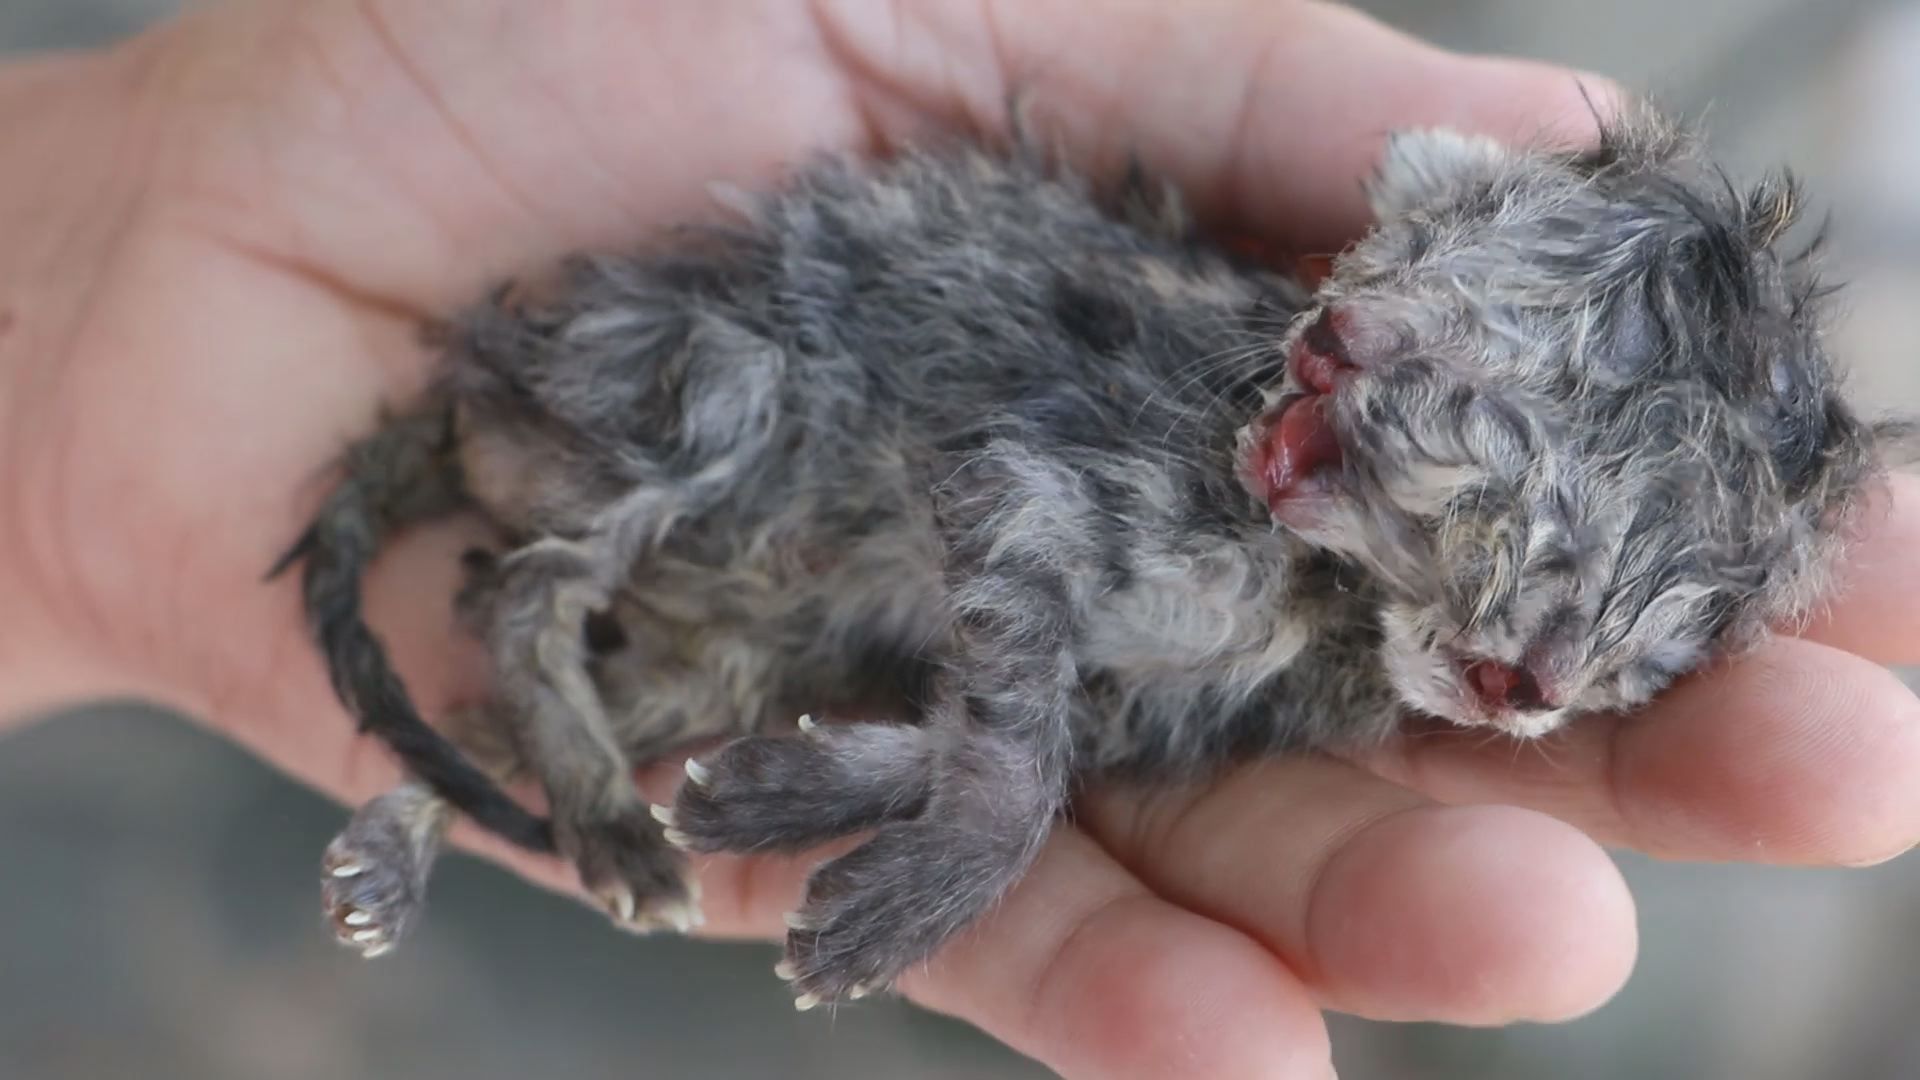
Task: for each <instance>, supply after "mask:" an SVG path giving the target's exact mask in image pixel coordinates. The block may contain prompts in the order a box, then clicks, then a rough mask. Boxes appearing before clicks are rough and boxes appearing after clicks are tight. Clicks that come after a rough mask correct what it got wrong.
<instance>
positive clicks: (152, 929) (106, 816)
mask: <svg viewBox="0 0 1920 1080" xmlns="http://www.w3.org/2000/svg"><path fill="white" fill-rule="evenodd" d="M172 6H173V4H172V3H171V2H170V0H0V51H22V50H29V49H34V48H44V47H52V46H70V45H77V44H82V43H86V42H90V41H96V40H100V39H102V38H104V37H108V36H111V35H114V34H118V33H123V32H128V31H130V30H131V29H132V28H134V27H136V26H137V25H139V23H140V22H141V21H142V20H143V19H145V18H148V17H151V16H153V15H155V14H158V13H160V12H163V11H165V10H167V9H170V8H171V7H172ZM1361 6H1363V7H1368V8H1372V9H1375V10H1378V11H1381V12H1383V13H1385V14H1387V15H1388V16H1389V17H1390V18H1392V19H1393V21H1395V22H1397V23H1398V24H1399V25H1402V26H1405V27H1407V28H1408V29H1410V30H1413V31H1415V32H1417V33H1421V34H1423V35H1425V36H1429V37H1433V38H1435V39H1437V40H1439V41H1441V42H1443V43H1446V44H1449V45H1453V46H1457V47H1461V48H1468V49H1474V50H1483V51H1507V52H1517V53H1522V54H1526V55H1533V56H1538V57H1541V58H1545V59H1553V60H1558V61H1562V62H1567V63H1572V64H1577V65H1580V66H1583V67H1587V68H1590V69H1594V70H1598V71H1602V72H1605V73H1607V74H1610V75H1613V76H1616V77H1619V78H1622V79H1623V80H1626V81H1628V82H1630V83H1634V84H1639V85H1647V86H1652V87H1655V88H1657V89H1659V90H1661V91H1663V92H1664V93H1665V94H1666V96H1667V97H1668V98H1669V99H1670V100H1672V101H1675V102H1677V103H1679V104H1681V105H1683V106H1685V107H1687V108H1690V109H1698V108H1701V107H1703V106H1707V105H1709V104H1711V105H1712V109H1711V111H1710V112H1709V116H1710V118H1711V123H1712V126H1713V129H1714V131H1715V133H1716V135H1717V136H1718V138H1719V142H1720V146H1721V147H1722V149H1723V151H1724V152H1725V154H1726V156H1727V157H1728V158H1729V159H1730V160H1731V161H1732V163H1733V164H1734V166H1735V167H1736V169H1742V168H1749V167H1752V166H1755V165H1758V164H1761V163H1768V162H1772V161H1776V160H1779V159H1782V158H1786V159H1791V160H1794V161H1796V162H1797V163H1801V164H1803V165H1806V166H1809V168H1808V171H1809V172H1810V173H1811V174H1812V176H1813V178H1814V180H1815V183H1816V194H1827V195H1829V196H1834V195H1841V196H1846V197H1847V198H1848V199H1849V201H1850V202H1851V203H1852V206H1851V207H1850V209H1851V211H1852V212H1853V213H1854V214H1855V215H1856V216H1861V217H1866V218H1867V219H1868V220H1870V221H1877V222H1888V221H1905V222H1913V221H1920V195H1916V194H1910V193H1909V192H1910V191H1911V189H1912V188H1913V185H1912V184H1911V183H1910V182H1909V181H1908V177H1909V176H1911V175H1912V173H1911V172H1910V171H1908V170H1907V157H1911V156H1912V155H1913V153H1914V151H1913V150H1912V149H1911V148H1912V147H1913V146H1914V145H1917V144H1920V143H1916V140H1914V139H1913V138H1912V133H1913V132H1914V131H1915V130H1916V124H1915V120H1916V117H1920V108H1916V106H1920V79H1915V78H1912V77H1906V78H1902V77H1901V76H1900V73H1901V72H1903V71H1908V72H1910V71H1912V70H1914V69H1915V65H1914V63H1913V62H1911V61H1912V60H1913V59H1914V58H1920V14H1914V13H1913V12H1914V11H1915V10H1917V9H1913V8H1912V7H1911V6H1910V5H1901V4H1894V3H1888V2H1876V0H1839V2H1821V0H1664V2H1655V0H1621V2H1615V3H1571V2H1557V3H1542V2H1540V0H1480V2H1472V0H1457V2H1440V0H1374V2H1372V3H1366V4H1362V5H1361ZM1896 9H1899V10H1905V11H1907V12H1909V13H1908V14H1906V15H1903V16H1901V17H1900V19H1898V20H1896V21H1892V22H1882V21H1877V20H1880V19H1882V18H1883V17H1884V16H1885V13H1886V12H1887V11H1889V10H1896ZM1864 46H1871V47H1872V49H1873V50H1876V51H1871V52H1866V53H1862V52H1860V51H1858V50H1860V49H1861V48H1862V47H1864ZM1876 57H1877V59H1876ZM1861 58H1864V59H1861ZM1863 64H1864V65H1867V73H1868V75H1870V76H1872V75H1874V73H1875V72H1880V73H1882V74H1881V75H1879V76H1875V77H1873V78H1868V79H1866V84H1867V89H1865V90H1864V91H1863V90H1861V89H1859V88H1858V87H1857V86H1856V87H1854V88H1853V90H1852V92H1853V93H1854V94H1855V95H1856V96H1855V97H1853V98H1841V97H1836V96H1835V95H1836V93H1837V92H1839V91H1841V90H1844V89H1846V88H1847V87H1848V86H1849V85H1851V83H1854V82H1859V81H1860V80H1858V79H1851V77H1852V76H1857V75H1859V74H1860V72H1859V71H1858V70H1855V69H1857V68H1860V67H1861V66H1862V65H1863ZM1873 64H1878V65H1879V66H1878V67H1874V66H1872V65H1873ZM1839 72H1846V73H1847V74H1848V75H1849V76H1850V79H1851V82H1849V81H1845V80H1841V79H1839V78H1837V73H1839ZM1887 73H1891V74H1887ZM1876 79H1877V81H1876ZM1861 94H1864V95H1865V96H1864V97H1861V96H1859V95H1861ZM1837 118H1838V119H1844V120H1845V121H1846V122H1845V123H1839V122H1837ZM1849 132H1852V133H1853V137H1854V139H1855V141H1854V142H1851V143H1850V142H1848V141H1847V137H1848V133H1849ZM1861 133H1865V134H1867V135H1872V134H1874V133H1878V134H1879V139H1878V141H1869V142H1861V141H1859V140H1860V136H1861ZM1882 147H1896V148H1905V155H1906V156H1905V157H1903V156H1902V155H1901V154H1898V153H1891V152H1889V151H1886V150H1883V149H1880V148H1882ZM1889 178H1892V179H1893V180H1894V181H1896V182H1888V180H1889ZM1856 261H1857V262H1858V271H1859V272H1858V273H1856V274H1855V275H1854V276H1855V277H1856V278H1859V279H1860V280H1861V288H1860V290H1859V293H1860V295H1859V296H1858V297H1857V299H1856V302H1855V303H1856V307H1857V308H1859V309H1860V310H1859V311H1858V312H1857V317H1856V319H1855V320H1854V321H1853V323H1852V330H1851V331H1850V332H1849V334H1848V335H1846V341H1847V344H1848V349H1847V352H1848V355H1849V356H1850V357H1852V358H1853V360H1854V362H1855V364H1856V366H1857V367H1858V368H1859V373H1860V382H1861V384H1862V386H1863V387H1864V388H1865V392H1868V393H1871V394H1873V395H1875V396H1876V397H1877V398H1878V399H1879V400H1883V401H1901V402H1906V403H1909V404H1911V403H1914V402H1916V401H1920V383H1916V378H1917V377H1920V376H1917V375H1916V371H1917V370H1920V365H1914V364H1912V363H1911V362H1910V360H1909V358H1908V355H1907V354H1908V343H1909V342H1911V341H1912V340H1914V331H1916V330H1920V326H1916V325H1915V323H1916V321H1917V319H1920V317H1917V316H1916V315H1915V314H1914V313H1913V311H1912V309H1913V308H1915V307H1920V305H1912V304H1911V303H1910V302H1909V301H1908V298H1909V297H1912V296H1913V295H1915V292H1914V290H1915V289H1916V288H1920V269H1916V266H1920V260H1916V259H1915V258H1914V257H1913V253H1912V252H1903V251H1901V250H1900V249H1899V246H1898V245H1895V246H1894V248H1893V249H1892V250H1890V251H1889V250H1880V251H1878V252H1876V253H1875V255H1874V256H1873V258H1871V259H1866V258H1864V257H1862V258H1859V259H1857V260H1856ZM341 820H342V811H341V810H340V809H339V808H338V807H335V806H333V805H331V804H329V803H326V802H325V801H323V800H321V799H319V798H318V797H316V796H314V795H312V794H310V793H308V792H306V791H304V790H301V789H299V788H296V787H294V786H293V785H291V784H288V783H287V782H285V781H284V780H282V779H280V778H279V777H277V776H275V775H273V774H271V773H269V772H268V771H267V770H265V769H264V768H262V767H261V766H259V765H258V764H256V763H254V762H253V761H251V760H250V759H247V758H246V757H244V756H242V755H241V754H240V753H239V752H237V751H235V750H233V749H232V748H230V747H227V746H225V745H223V744H220V743H218V742H216V741H215V740H213V739H210V738H208V737H206V736H204V735H202V734H200V733H198V732H196V731H194V730H192V729H191V728H188V727H186V726H184V725H182V724H179V723H177V722H175V721H172V720H170V719H166V718H163V717H156V716H153V715H151V714H146V713H141V712H136V711H131V710H104V711H100V712H96V713H93V714H89V715H87V716H84V717H78V718H75V719H73V720H70V721H65V722H62V723H59V724H57V725H51V726H47V727H44V728H42V729H39V730H35V731H30V732H28V733H25V734H23V735H22V736H20V737H18V738H15V739H11V740H9V741H8V742H7V744H6V746H5V750H4V753H0V866H4V867H5V870H4V873H5V875H6V877H7V880H8V885H7V887H6V888H5V889H4V890H0V1077H4V1078H8V1080H12V1078H19V1080H69V1078H72V1080H80V1078H86V1080H94V1078H106V1077H122V1076H126V1077H133V1076H139V1077H151V1078H156V1080H160V1078H172V1077H180V1078H189V1077H190V1078H195V1080H242V1078H245V1080H254V1078H263V1077H272V1078H289V1080H304V1078H308V1077H311V1078H315V1080H319V1078H349V1077H382V1078H396V1080H428V1078H438V1077H447V1078H449V1080H451V1078H455V1077H460V1078H463V1080H492V1078H496V1077H497V1078H510V1077H530V1076H564V1077H578V1078H583V1080H591V1078H597V1077H615V1076H620V1077H631V1076H645V1077H659V1078H683V1077H684V1078H731V1077H742V1078H747V1077H774V1076H778V1077H783V1078H789V1080H808V1078H813V1077H819V1078H826V1077H836V1078H844V1077H862V1078H865V1077H876V1078H890V1080H891V1078H898V1080H916V1078H920V1080H938V1078H956V1080H957V1078H972V1077H983V1078H984V1077H990V1076H991V1077H1007V1078H1018V1077H1022V1076H1030V1075H1031V1076H1037V1075H1040V1073H1039V1071H1038V1070H1036V1069H1034V1068H1033V1067H1031V1066H1029V1065H1025V1064H1022V1063H1020V1062H1019V1061H1018V1059H1016V1058H1015V1057H1014V1056H1013V1055H1011V1054H1009V1053H1006V1052H1004V1051H1001V1050H999V1049H997V1048H995V1047H993V1046H991V1045H990V1044H987V1043H986V1042H985V1041H984V1040H981V1039H979V1038H977V1037H976V1036H974V1035H973V1034H972V1033H970V1032H968V1031H966V1030H965V1029H963V1028H961V1027H959V1026H958V1025H955V1024H951V1023H948V1022H946V1021H942V1020H939V1019H936V1018H932V1017H928V1016H925V1015H923V1014H920V1013H917V1012H915V1011H913V1010H911V1009H909V1008H905V1007H901V1006H895V1005H885V1004H883V1005H877V1006H866V1007H862V1008H858V1009H852V1010H847V1011H845V1012H843V1013H842V1014H841V1015H840V1016H839V1017H837V1018H836V1019H834V1020H833V1021H831V1022H828V1021H826V1020H824V1019H822V1018H821V1017H819V1016H818V1015H810V1016H807V1017H797V1016H795V1015H794V1014H793V1012H792V1010H791V1009H790V1008H789V1007H788V1004H787V1001H786V998H785V996H784V994H783V993H782V991H781V989H780V987H779V986H778V985H777V984H776V983H775V982H774V981H773V980H772V979H771V978H769V977H768V967H769V965H770V964H771V962H772V951H771V950H770V949H768V948H765V947H760V946H719V945H705V944H693V943H686V942H676V941H670V940H648V941H642V940H636V939H630V938H627V937H624V936H620V935H615V934H610V933H608V932H607V931H606V930H605V927H604V924H603V922H602V921H601V920H600V918H599V917H598V916H596V915H594V914H593V913H591V912H588V911H585V910H582V909H579V908H576V907H575V906H574V905H572V904H570V903H567V902H564V901H561V900H559V899H556V898H554V897H550V896H547V895H544V894H541V893H539V892H537V891H536V890H534V889H532V888H530V887H527V886H524V885H522V884H520V883H519V882H516V881H514V880H512V879H510V878H508V877H507V876H506V875H504V874H501V873H499V872H497V871H494V870H492V869H490V868H487V867H484V866H481V865H479V864H477V863H474V862H471V861H466V860H459V861H455V862H453V863H450V864H448V865H447V866H445V868H444V870H443V872H442V875H441V877H440V878H439V879H438V881H437V884H436V890H435V897H436V909H435V912H434V917H433V918H432V919H431V920H429V923H428V925H427V926H426V927H425V928H424V932H423V933H422V935H421V936H420V938H419V939H418V940H415V941H413V942H411V943H410V944H409V945H408V947H407V948H405V949H403V950H400V951H399V952H396V953H395V954H394V956H392V957H390V958H387V959H385V960H383V961H381V963H380V964H378V965H374V966H366V965H363V964H361V963H359V962H356V961H353V960H351V959H350V958H348V957H346V956H343V955H341V954H340V953H339V952H337V951H336V950H335V949H333V948H332V947H331V946H330V944H329V943H328V942H327V940H326V938H325V934H324V933H323V931H322V929H321V927H320V925H319V921H318V918H317V915H316V913H315V912H314V898H313V883H312V875H313V867H314V862H315V857H316V855H317V853H318V851H319V850H320V848H321V846H322V845H323V844H324V843H325V841H326V840H327V839H328V838H329V836H330V835H331V834H332V832H333V830H334V829H336V828H337V827H338V825H339V824H340V822H341ZM1623 862H1624V865H1625V869H1626V871H1627V873H1628V876H1629V878H1630V879H1631V881H1632V882H1633V884H1634V887H1635V891H1636V893H1637V894H1638V896H1639V897H1640V899H1641V930H1642V954H1641V961H1640V965H1639V969H1638V971H1637V973H1636V975H1635V977H1634V981H1633V982H1632V983H1631V984H1630V985H1629V987H1628V988H1627V990H1626V992H1625V993H1624V994H1622V995H1621V997H1620V998H1619V999H1617V1000H1616V1001H1615V1002H1614V1003H1612V1004H1611V1005H1609V1006H1608V1007H1606V1008H1605V1009H1603V1010H1601V1011H1600V1012H1599V1013H1597V1014H1596V1015H1594V1016H1592V1017H1589V1018H1587V1019H1585V1020H1582V1021H1579V1022H1576V1023H1573V1024H1569V1025H1564V1026H1559V1027H1552V1028H1545V1027H1531V1028H1522V1029H1515V1030H1511V1031H1501V1032H1475V1031H1456V1030H1450V1029H1444V1028H1437V1027H1429V1026H1420V1025H1409V1026H1386V1025H1370V1024H1362V1023H1359V1022H1354V1021H1340V1022H1338V1023H1337V1030H1336V1039H1337V1040H1338V1045H1339V1047H1340V1060H1341V1064H1342V1076H1344V1077H1346V1078H1348V1080H1356V1078H1358V1080H1370V1078H1392V1080H1428V1078H1431V1080H1507V1078H1511V1080H1589V1078H1591V1080H1603V1078H1604V1080H1613V1078H1619V1077H1650V1078H1670V1077H1671V1078H1683V1077H1684V1078H1710V1080H1717V1078H1727V1080H1735V1078H1738V1080H1805V1078H1812V1077H1822V1078H1837V1080H1873V1078H1880V1077H1886V1078H1889V1080H1891V1078H1895V1077H1912V1076H1915V1075H1920V1031H1917V1030H1916V1029H1915V1027H1914V1025H1913V1024H1912V1023H1911V1021H1910V1019H1909V1018H1910V1017H1911V1016H1913V1015H1915V1014H1916V1013H1920V979H1916V978H1915V977H1914V976H1913V975H1912V974H1911V973H1912V972H1913V971H1915V970H1920V946H1916V944H1915V943H1916V942H1920V862H1916V860H1913V859H1906V860H1901V861H1898V862H1896V863H1894V864H1891V865H1889V866H1886V867H1882V868H1879V869H1876V870H1872V871H1865V872H1858V873H1837V872H1812V871H1794V872H1789V871H1778V870H1762V869H1756V868H1746V867H1699V866H1673V865H1662V864H1655V863H1652V862H1649V861H1646V860H1640V859H1634V858H1627V859H1625V860H1623Z"/></svg>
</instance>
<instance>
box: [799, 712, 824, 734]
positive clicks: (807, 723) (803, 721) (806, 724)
mask: <svg viewBox="0 0 1920 1080" xmlns="http://www.w3.org/2000/svg"><path fill="white" fill-rule="evenodd" d="M819 726H820V725H819V724H816V723H814V722H813V714H811V713H801V714H800V730H801V732H803V733H808V732H812V731H813V730H814V729H815V728H817V727H819Z"/></svg>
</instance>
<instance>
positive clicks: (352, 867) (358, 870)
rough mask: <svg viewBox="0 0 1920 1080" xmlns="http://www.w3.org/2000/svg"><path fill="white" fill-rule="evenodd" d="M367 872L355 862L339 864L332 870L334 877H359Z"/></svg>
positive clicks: (364, 867)
mask: <svg viewBox="0 0 1920 1080" xmlns="http://www.w3.org/2000/svg"><path fill="white" fill-rule="evenodd" d="M366 872H367V868H366V866H364V865H362V864H361V863H357V862H350V863H341V864H340V865H339V866H336V867H334V868H333V871H332V873H333V876H334V877H359V876H360V875H361V874H364V873H366Z"/></svg>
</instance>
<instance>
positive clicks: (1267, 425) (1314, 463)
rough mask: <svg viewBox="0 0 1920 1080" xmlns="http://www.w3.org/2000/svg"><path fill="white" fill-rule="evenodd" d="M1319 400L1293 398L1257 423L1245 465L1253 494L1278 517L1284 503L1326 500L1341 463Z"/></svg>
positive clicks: (1324, 400) (1325, 406)
mask: <svg viewBox="0 0 1920 1080" xmlns="http://www.w3.org/2000/svg"><path fill="white" fill-rule="evenodd" d="M1330 405H1332V400H1331V399H1330V398H1329V397H1328V396H1327V395H1325V394H1295V395H1292V396H1290V397H1288V398H1286V399H1284V400H1283V401H1282V402H1281V403H1280V405H1279V407H1278V408H1277V409H1276V410H1275V411H1274V412H1273V413H1271V414H1269V416H1268V418H1267V419H1265V420H1263V421H1261V424H1260V426H1261V428H1262V431H1261V434H1260V438H1259V439H1258V441H1257V442H1256V443H1255V444H1254V447H1253V459H1252V461H1250V462H1249V463H1248V464H1249V470H1248V471H1249V472H1250V473H1251V476H1250V479H1251V480H1252V481H1253V489H1254V494H1255V495H1258V496H1259V497H1260V498H1261V500H1262V501H1264V502H1265V503H1266V504H1267V509H1268V510H1270V511H1272V512H1273V513H1274V514H1275V516H1280V511H1281V508H1282V507H1283V506H1285V505H1287V504H1289V503H1293V502H1297V501H1299V500H1302V499H1305V498H1309V497H1312V496H1323V495H1326V494H1328V493H1329V492H1330V491H1331V488H1332V480H1333V474H1334V473H1335V472H1337V471H1338V469H1339V466H1340V460H1341V455H1342V452H1341V449H1340V440H1339V438H1338V437H1337V436H1336V435H1335V434H1334V431H1333V425H1332V423H1330V422H1329V420H1328V417H1327V413H1328V408H1329V406H1330Z"/></svg>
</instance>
